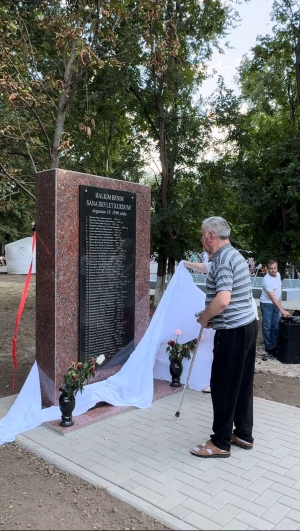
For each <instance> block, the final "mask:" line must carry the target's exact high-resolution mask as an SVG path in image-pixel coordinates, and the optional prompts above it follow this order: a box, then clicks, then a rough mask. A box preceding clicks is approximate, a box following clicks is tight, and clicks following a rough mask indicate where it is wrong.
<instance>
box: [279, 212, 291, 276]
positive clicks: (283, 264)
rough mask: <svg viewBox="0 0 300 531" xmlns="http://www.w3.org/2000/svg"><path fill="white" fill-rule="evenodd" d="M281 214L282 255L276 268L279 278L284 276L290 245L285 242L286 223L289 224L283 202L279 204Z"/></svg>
mask: <svg viewBox="0 0 300 531" xmlns="http://www.w3.org/2000/svg"><path fill="white" fill-rule="evenodd" d="M281 215H282V238H281V241H282V250H283V253H282V257H281V258H280V259H279V261H278V270H279V273H280V276H281V280H283V279H284V276H285V270H286V264H287V262H288V257H289V253H290V246H289V245H287V243H286V234H287V231H288V225H289V219H288V212H287V207H286V205H285V204H284V203H282V205H281Z"/></svg>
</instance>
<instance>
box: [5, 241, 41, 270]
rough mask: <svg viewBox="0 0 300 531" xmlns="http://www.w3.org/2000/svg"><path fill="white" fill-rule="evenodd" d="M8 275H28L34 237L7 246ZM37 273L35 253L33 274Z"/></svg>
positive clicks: (34, 256)
mask: <svg viewBox="0 0 300 531" xmlns="http://www.w3.org/2000/svg"><path fill="white" fill-rule="evenodd" d="M5 257H6V266H7V273H8V274H10V275H27V273H28V271H29V267H30V264H31V260H32V236H31V237H28V238H22V240H17V241H16V242H12V243H8V244H7V245H5ZM35 272H36V252H35V248H34V252H33V267H32V273H35Z"/></svg>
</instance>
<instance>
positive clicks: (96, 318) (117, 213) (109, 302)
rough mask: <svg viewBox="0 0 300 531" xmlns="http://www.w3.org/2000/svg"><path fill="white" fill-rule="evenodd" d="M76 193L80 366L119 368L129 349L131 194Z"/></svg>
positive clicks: (131, 317)
mask: <svg viewBox="0 0 300 531" xmlns="http://www.w3.org/2000/svg"><path fill="white" fill-rule="evenodd" d="M79 189H80V238H79V240H80V251H79V254H80V299H79V301H80V302H79V320H80V322H79V335H80V337H79V343H80V348H79V360H80V361H82V362H83V361H88V360H90V359H91V358H99V356H103V358H101V359H100V362H101V363H100V365H99V366H100V368H102V367H104V366H110V365H115V364H116V363H124V362H125V361H126V359H127V358H128V356H129V355H130V353H131V352H132V351H133V349H134V346H133V342H134V318H135V255H136V194H134V193H131V192H125V191H124V192H123V191H118V190H109V189H105V188H94V187H92V186H79Z"/></svg>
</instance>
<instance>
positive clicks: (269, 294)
mask: <svg viewBox="0 0 300 531" xmlns="http://www.w3.org/2000/svg"><path fill="white" fill-rule="evenodd" d="M266 291H267V290H266ZM267 294H268V297H269V299H271V301H272V302H273V304H274V306H276V308H278V310H279V311H280V312H281V313H282V315H283V317H289V316H290V315H291V314H290V313H289V312H287V311H286V310H285V309H284V308H282V306H281V305H280V302H279V301H278V300H277V299H276V297H275V294H274V291H267Z"/></svg>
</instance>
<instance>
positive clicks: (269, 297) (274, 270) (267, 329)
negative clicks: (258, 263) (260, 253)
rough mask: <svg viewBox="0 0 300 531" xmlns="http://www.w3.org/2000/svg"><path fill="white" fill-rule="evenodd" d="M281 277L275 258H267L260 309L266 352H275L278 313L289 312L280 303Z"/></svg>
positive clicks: (285, 313)
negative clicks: (266, 270)
mask: <svg viewBox="0 0 300 531" xmlns="http://www.w3.org/2000/svg"><path fill="white" fill-rule="evenodd" d="M280 300H281V278H280V274H279V273H278V263H277V262H276V260H269V262H268V272H267V274H266V275H265V276H264V278H263V281H262V292H261V296H260V309H261V313H262V334H263V339H264V344H265V350H266V352H267V353H268V354H273V355H274V354H276V342H277V337H278V331H279V321H280V313H282V315H283V316H284V317H288V316H289V315H290V314H289V312H287V311H286V310H284V309H283V308H282V306H281V304H280V302H279V301H280Z"/></svg>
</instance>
